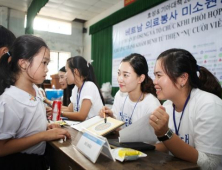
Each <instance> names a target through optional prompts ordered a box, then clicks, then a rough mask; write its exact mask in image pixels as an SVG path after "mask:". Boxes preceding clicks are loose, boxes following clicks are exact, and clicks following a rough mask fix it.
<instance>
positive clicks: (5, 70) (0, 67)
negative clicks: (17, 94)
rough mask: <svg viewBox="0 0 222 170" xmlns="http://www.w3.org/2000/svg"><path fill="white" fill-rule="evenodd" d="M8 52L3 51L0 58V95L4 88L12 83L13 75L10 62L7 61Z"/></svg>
mask: <svg viewBox="0 0 222 170" xmlns="http://www.w3.org/2000/svg"><path fill="white" fill-rule="evenodd" d="M9 57H10V54H9V53H5V54H4V55H3V56H2V57H1V59H0V95H2V93H4V91H5V89H6V88H9V87H10V85H11V84H13V83H12V82H13V77H12V72H11V69H10V67H11V62H8V60H9Z"/></svg>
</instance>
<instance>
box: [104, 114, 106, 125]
mask: <svg viewBox="0 0 222 170" xmlns="http://www.w3.org/2000/svg"><path fill="white" fill-rule="evenodd" d="M104 122H105V123H106V113H105V112H104Z"/></svg>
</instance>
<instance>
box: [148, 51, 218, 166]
mask: <svg viewBox="0 0 222 170" xmlns="http://www.w3.org/2000/svg"><path fill="white" fill-rule="evenodd" d="M154 74H155V80H154V85H155V88H156V93H157V97H158V99H160V100H167V101H166V102H165V103H164V104H163V106H160V107H159V108H158V109H156V110H155V111H154V112H153V114H152V115H151V116H150V124H151V126H152V127H153V128H154V131H155V134H156V136H157V137H158V139H159V140H160V141H162V142H161V143H159V144H157V145H156V148H157V150H160V151H170V152H171V153H172V154H173V155H175V156H176V157H178V158H181V159H183V160H186V161H189V162H194V163H197V164H198V165H199V166H200V167H201V168H202V169H217V168H219V167H218V166H219V164H220V161H221V155H222V142H221V140H222V132H221V129H222V123H221V122H222V100H221V99H220V97H221V94H222V90H221V86H220V84H219V83H218V81H217V80H216V78H215V77H214V76H213V75H212V74H211V73H210V72H209V71H208V70H207V69H206V68H204V67H202V66H198V65H197V62H196V60H195V58H194V57H193V56H192V54H191V53H190V52H188V51H186V50H183V49H170V50H167V51H165V52H163V53H161V54H160V56H159V57H158V58H157V62H156V65H155V72H154ZM220 168H222V167H220ZM220 168H219V169H220Z"/></svg>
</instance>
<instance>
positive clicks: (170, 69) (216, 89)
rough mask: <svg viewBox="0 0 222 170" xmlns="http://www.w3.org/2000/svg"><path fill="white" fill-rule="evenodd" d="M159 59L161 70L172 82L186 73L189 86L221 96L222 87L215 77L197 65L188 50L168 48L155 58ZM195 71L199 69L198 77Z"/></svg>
mask: <svg viewBox="0 0 222 170" xmlns="http://www.w3.org/2000/svg"><path fill="white" fill-rule="evenodd" d="M159 59H161V61H162V67H163V70H164V71H165V73H166V74H167V75H168V76H169V78H170V79H171V81H172V82H173V83H174V84H176V82H177V78H178V77H180V76H181V75H182V74H183V73H187V74H188V75H189V78H188V83H189V85H190V86H191V88H199V89H201V90H204V91H207V92H209V93H213V94H215V95H217V96H218V97H220V98H221V94H222V88H221V85H220V83H219V81H218V80H217V78H216V77H215V76H214V75H213V74H212V73H211V72H210V71H208V70H207V69H206V68H205V67H203V66H198V65H197V61H196V59H195V58H194V57H193V55H192V54H191V53H190V52H189V51H186V50H184V49H169V50H166V51H164V52H162V53H161V54H160V55H159V57H158V58H157V60H159ZM197 71H199V77H198V75H197Z"/></svg>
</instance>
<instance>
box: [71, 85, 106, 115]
mask: <svg viewBox="0 0 222 170" xmlns="http://www.w3.org/2000/svg"><path fill="white" fill-rule="evenodd" d="M84 99H89V100H90V101H91V103H92V106H91V108H90V110H89V113H88V116H87V118H86V119H89V118H91V117H94V116H98V115H99V111H100V109H101V108H102V107H103V103H102V99H101V97H100V93H99V90H98V88H97V86H96V85H95V84H94V83H93V82H91V81H85V83H84V84H83V86H82V88H81V90H80V92H78V87H77V86H75V87H74V88H73V90H72V96H71V97H70V101H71V102H72V104H73V111H74V112H78V111H80V108H81V106H82V101H83V100H84Z"/></svg>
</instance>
